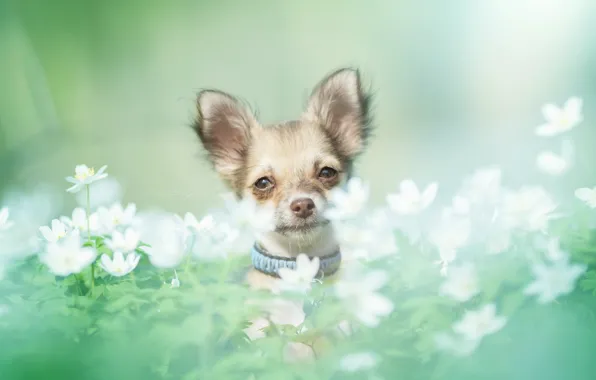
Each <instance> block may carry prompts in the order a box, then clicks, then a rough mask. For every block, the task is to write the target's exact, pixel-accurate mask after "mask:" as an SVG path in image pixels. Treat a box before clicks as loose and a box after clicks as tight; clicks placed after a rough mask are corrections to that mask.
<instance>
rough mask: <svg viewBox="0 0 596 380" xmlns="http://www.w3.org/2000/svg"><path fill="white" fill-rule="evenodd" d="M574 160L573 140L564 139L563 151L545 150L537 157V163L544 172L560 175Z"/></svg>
mask: <svg viewBox="0 0 596 380" xmlns="http://www.w3.org/2000/svg"><path fill="white" fill-rule="evenodd" d="M573 160H574V147H573V143H572V142H571V140H564V141H563V143H562V147H561V153H560V154H559V153H554V152H551V151H545V152H541V153H540V154H538V156H537V157H536V165H537V166H538V169H539V170H540V171H542V172H543V173H546V174H548V175H552V176H558V175H561V174H563V173H565V172H567V171H568V170H569V169H570V168H571V165H572V164H573Z"/></svg>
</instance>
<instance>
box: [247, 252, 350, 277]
mask: <svg viewBox="0 0 596 380" xmlns="http://www.w3.org/2000/svg"><path fill="white" fill-rule="evenodd" d="M250 257H251V259H252V265H253V266H254V268H255V269H256V270H258V271H259V272H261V273H265V274H266V275H269V276H273V277H279V275H278V273H277V271H278V270H279V269H280V268H289V269H292V270H296V258H295V257H293V258H290V257H280V256H273V255H271V254H270V253H268V252H267V251H266V250H265V249H264V248H263V247H262V246H260V245H259V244H258V243H255V244H254V245H253V246H252V249H251V250H250ZM319 260H320V266H319V273H318V274H317V278H323V277H328V276H331V275H332V274H334V273H335V272H337V270H338V269H339V265H340V263H341V252H340V251H339V250H338V251H337V252H334V253H332V254H330V255H327V256H320V257H319Z"/></svg>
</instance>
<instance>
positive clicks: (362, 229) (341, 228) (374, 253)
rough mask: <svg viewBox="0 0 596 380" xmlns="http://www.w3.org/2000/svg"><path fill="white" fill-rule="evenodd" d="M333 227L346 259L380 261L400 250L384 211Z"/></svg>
mask: <svg viewBox="0 0 596 380" xmlns="http://www.w3.org/2000/svg"><path fill="white" fill-rule="evenodd" d="M333 227H334V230H335V237H336V239H337V241H338V243H339V245H340V247H341V251H342V255H343V256H344V258H345V259H348V260H349V259H365V260H371V259H378V258H382V257H386V256H388V255H391V254H394V253H396V252H397V250H398V248H397V242H396V240H395V232H394V231H393V229H392V225H391V223H390V220H389V219H388V217H387V214H386V213H384V212H383V211H382V210H377V212H373V213H371V214H369V215H366V216H361V217H360V218H358V219H354V220H352V221H348V222H337V223H334V225H333Z"/></svg>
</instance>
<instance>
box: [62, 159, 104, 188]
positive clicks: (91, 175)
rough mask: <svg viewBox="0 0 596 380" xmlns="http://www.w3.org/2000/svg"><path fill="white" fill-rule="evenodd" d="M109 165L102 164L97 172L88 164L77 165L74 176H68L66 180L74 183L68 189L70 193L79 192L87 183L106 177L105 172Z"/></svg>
mask: <svg viewBox="0 0 596 380" xmlns="http://www.w3.org/2000/svg"><path fill="white" fill-rule="evenodd" d="M107 167H108V166H107V165H104V166H102V167H101V168H100V169H99V170H98V171H97V173H96V172H95V169H93V168H90V167H88V166H87V165H77V166H76V167H75V175H74V177H66V181H67V182H70V183H72V184H74V185H73V186H71V187H69V188H68V189H66V191H68V192H69V193H77V192H79V191H81V190H82V189H83V188H84V187H85V186H86V185H90V184H92V183H93V182H96V181H99V180H100V179H103V178H106V177H107V176H108V174H107V173H104V172H105V170H106V169H107Z"/></svg>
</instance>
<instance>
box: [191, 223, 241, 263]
mask: <svg viewBox="0 0 596 380" xmlns="http://www.w3.org/2000/svg"><path fill="white" fill-rule="evenodd" d="M195 229H196V230H195V231H196V232H195V233H194V236H195V241H194V245H193V251H192V252H193V255H195V256H196V257H197V258H198V259H200V260H213V259H223V258H226V257H227V256H228V255H229V254H230V253H232V252H231V251H233V250H234V246H235V245H236V242H237V240H238V238H239V236H240V231H239V230H238V229H235V228H232V226H230V225H229V224H228V223H226V222H220V221H216V220H215V218H214V217H213V215H207V216H205V217H203V218H202V219H201V221H200V222H198V223H197V224H196V225H195Z"/></svg>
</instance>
